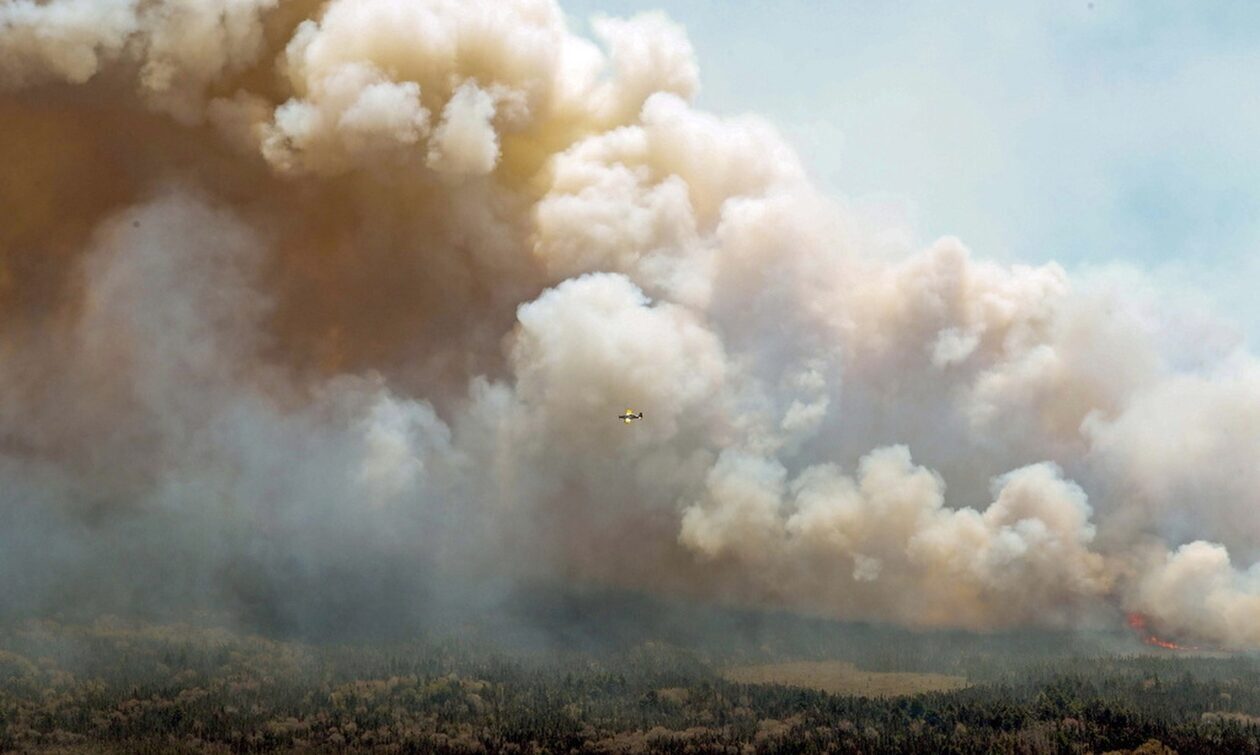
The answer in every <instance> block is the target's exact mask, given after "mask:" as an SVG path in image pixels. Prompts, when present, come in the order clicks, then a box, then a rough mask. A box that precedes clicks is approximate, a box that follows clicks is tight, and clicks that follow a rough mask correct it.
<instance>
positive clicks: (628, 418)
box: [617, 409, 643, 425]
mask: <svg viewBox="0 0 1260 755" xmlns="http://www.w3.org/2000/svg"><path fill="white" fill-rule="evenodd" d="M617 419H619V420H621V421H622V422H625V423H626V424H627V425H628V424H630V423H631V422H634V421H635V420H636V419H643V412H639V413H638V414H635V413H634V410H633V409H627V410H626V413H625V414H619V415H617Z"/></svg>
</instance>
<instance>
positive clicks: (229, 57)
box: [0, 0, 1260, 647]
mask: <svg viewBox="0 0 1260 755" xmlns="http://www.w3.org/2000/svg"><path fill="white" fill-rule="evenodd" d="M594 29H595V32H596V35H597V37H598V44H597V43H595V42H592V41H589V40H586V39H584V38H582V37H579V36H577V35H575V34H574V33H572V32H571V31H570V30H569V29H568V28H567V26H566V21H565V18H564V15H563V13H562V12H561V10H560V9H559V7H557V5H556V4H555V3H554V2H553V1H552V0H510V1H504V0H497V1H492V0H483V1H480V2H472V1H469V0H458V1H457V0H423V1H421V2H412V1H406V0H329V2H324V3H317V2H291V3H278V2H276V1H275V0H252V1H250V2H239V1H238V2H232V3H223V2H214V1H213V0H104V1H97V0H93V1H91V2H89V0H48V1H47V2H36V1H35V0H14V2H10V3H8V4H6V5H4V6H3V7H0V165H2V166H3V169H2V170H0V211H2V213H3V214H2V216H0V388H2V389H3V401H2V402H0V567H3V569H4V573H5V574H17V573H21V575H22V577H21V578H15V579H12V580H6V584H5V586H4V587H3V588H0V591H2V592H0V598H2V599H4V604H5V605H9V606H11V607H13V610H49V609H56V608H58V607H59V606H63V605H67V604H69V603H71V602H79V603H84V604H91V605H99V606H100V607H102V608H111V609H114V608H118V607H119V606H122V607H131V608H148V607H152V606H162V605H172V604H178V605H190V606H192V607H216V608H217V607H222V606H224V605H227V606H229V607H231V608H234V609H240V610H244V611H252V612H255V613H257V612H258V611H263V612H264V613H266V612H270V613H271V614H274V615H276V616H278V617H280V618H284V619H287V620H292V621H302V620H304V619H306V618H308V617H309V616H310V615H312V614H315V613H324V614H328V613H330V612H331V613H332V614H334V618H333V620H339V619H337V617H338V616H341V617H344V616H347V615H352V614H354V613H355V612H356V611H357V612H363V611H378V610H383V608H382V606H388V607H389V610H391V611H393V612H395V613H396V614H397V615H399V616H401V617H403V618H407V617H409V616H410V615H411V613H412V612H414V611H420V610H421V609H420V608H415V609H413V608H411V607H410V606H411V605H412V604H413V603H417V602H421V601H423V599H424V597H425V596H426V595H431V594H432V592H433V591H435V590H439V589H441V588H439V587H438V585H439V584H447V583H446V582H442V581H441V580H446V579H454V580H455V581H456V583H457V584H459V585H461V586H462V587H461V589H474V588H471V587H469V586H470V585H478V586H483V585H487V584H501V583H503V582H505V581H511V580H513V579H520V578H534V577H537V578H543V579H560V580H566V581H571V582H575V583H596V584H604V585H618V586H626V587H630V588H634V589H651V590H665V591H670V592H673V593H684V594H693V595H696V596H699V597H702V598H708V599H714V600H718V599H720V600H733V601H737V602H741V603H749V604H763V605H776V606H786V607H791V608H795V609H800V610H805V611H810V612H816V613H823V614H828V615H832V616H837V617H844V618H867V619H883V620H894V621H898V622H903V623H906V624H910V625H917V626H964V627H972V628H992V627H1002V626H1019V625H1028V624H1038V625H1050V626H1073V625H1081V624H1089V623H1091V622H1107V621H1116V620H1118V617H1119V616H1120V612H1121V611H1134V612H1139V613H1140V614H1142V615H1143V616H1145V617H1147V619H1148V620H1149V622H1150V624H1151V626H1152V628H1153V629H1157V630H1159V631H1168V632H1171V633H1174V634H1175V635H1176V636H1178V637H1185V638H1191V639H1193V638H1201V639H1202V640H1204V641H1206V642H1209V643H1212V644H1214V645H1217V646H1230V647H1256V646H1260V635H1257V633H1256V629H1255V627H1257V626H1260V576H1257V572H1256V570H1255V569H1254V568H1253V569H1251V570H1246V571H1244V570H1240V569H1239V568H1238V567H1239V565H1236V564H1233V563H1231V557H1230V554H1234V558H1236V559H1239V558H1241V559H1244V563H1243V564H1241V565H1242V566H1246V565H1247V562H1249V561H1251V560H1254V559H1256V558H1260V515H1258V514H1257V512H1258V511H1260V472H1258V471H1257V467H1256V465H1255V463H1254V461H1255V459H1256V458H1257V454H1258V453H1260V403H1258V399H1257V397H1260V363H1257V361H1256V359H1255V358H1254V357H1253V356H1251V355H1248V354H1245V353H1239V352H1235V353H1230V354H1228V355H1227V356H1224V357H1218V358H1216V359H1214V360H1209V361H1207V362H1205V363H1204V365H1202V366H1198V367H1196V368H1195V369H1194V370H1193V371H1187V370H1185V369H1181V368H1178V367H1176V366H1175V365H1177V364H1178V363H1179V360H1178V359H1177V358H1176V357H1177V355H1176V354H1173V353H1170V351H1169V349H1170V347H1169V346H1168V344H1169V343H1171V342H1173V341H1175V340H1176V339H1174V338H1171V337H1170V336H1169V334H1168V333H1167V332H1166V329H1167V328H1166V323H1161V322H1158V321H1152V319H1151V318H1149V317H1146V316H1144V314H1143V313H1144V310H1143V306H1144V304H1143V302H1142V301H1141V300H1140V297H1136V296H1133V297H1129V296H1126V295H1125V294H1124V292H1123V291H1121V292H1119V293H1117V292H1116V291H1114V290H1110V289H1108V288H1106V287H1105V286H1101V285H1094V284H1093V283H1092V282H1085V283H1081V282H1074V281H1072V280H1070V279H1069V277H1068V275H1067V274H1066V273H1065V271H1064V270H1062V269H1061V268H1060V267H1058V266H1056V265H1046V266H1042V267H1027V266H1019V265H1014V266H1008V265H999V264H995V263H990V262H985V261H981V260H976V259H973V258H972V256H971V255H970V254H969V252H968V251H967V249H966V248H965V247H964V246H963V245H962V244H961V243H960V242H958V241H957V240H954V239H948V238H947V239H942V240H940V241H938V242H936V243H935V244H933V245H931V246H930V247H929V248H927V249H924V250H921V251H917V252H914V253H910V254H898V253H892V252H889V251H888V248H887V246H888V245H887V244H885V243H883V242H882V241H881V240H880V238H881V237H880V229H876V230H875V231H872V230H871V223H870V221H869V219H867V218H863V217H861V216H859V215H858V214H856V213H855V211H853V210H851V209H848V208H847V207H846V206H844V205H843V204H842V203H840V202H837V201H835V200H832V199H829V198H827V197H825V196H822V195H821V194H820V193H819V192H818V191H817V190H816V189H815V188H814V187H813V186H812V185H811V184H810V182H809V180H808V178H807V174H806V172H805V171H804V170H803V169H802V166H801V164H800V162H799V160H798V159H797V157H796V156H795V155H794V154H793V153H792V151H791V150H790V149H789V148H788V147H787V146H786V145H785V144H784V142H783V141H782V140H781V139H780V137H779V136H778V135H777V134H776V132H775V131H774V129H773V128H772V127H770V126H769V125H768V124H766V123H764V122H763V121H761V120H759V119H757V118H755V117H743V118H735V119H720V118H716V117H714V116H712V115H709V114H706V113H703V112H700V111H698V110H696V109H695V108H694V107H693V106H692V104H691V98H692V97H693V96H694V94H695V93H696V91H697V89H698V81H699V75H698V69H697V66H696V63H695V61H694V56H693V55H692V51H691V48H690V45H689V43H688V42H687V39H686V37H685V35H684V33H683V31H682V30H681V29H680V28H678V27H677V26H676V25H674V24H673V23H671V22H670V21H669V20H668V19H666V18H665V17H664V16H662V15H659V14H647V15H642V16H639V17H636V18H632V19H627V20H619V19H600V20H598V21H597V22H596V23H595V24H594ZM626 406H633V407H635V408H636V409H642V410H644V411H645V413H646V418H645V419H644V420H643V421H642V422H639V423H636V424H634V425H632V426H629V427H623V426H622V425H621V424H619V423H617V422H616V421H615V417H616V415H617V414H618V413H619V412H620V411H621V410H622V409H624V408H625V407H626ZM438 573H440V574H442V575H443V576H442V577H441V579H439V578H438V577H436V576H434V575H435V574H438ZM452 575H458V576H457V577H454V576H452ZM487 589H488V588H487ZM313 593H314V594H317V597H312V594H313ZM189 596H193V597H189ZM399 606H404V607H402V608H400V607H399ZM260 607H261V608H260ZM338 612H341V613H338Z"/></svg>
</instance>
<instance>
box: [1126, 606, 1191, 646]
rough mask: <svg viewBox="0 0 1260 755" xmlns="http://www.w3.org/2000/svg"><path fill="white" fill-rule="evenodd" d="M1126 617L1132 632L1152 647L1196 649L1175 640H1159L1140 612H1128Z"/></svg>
mask: <svg viewBox="0 0 1260 755" xmlns="http://www.w3.org/2000/svg"><path fill="white" fill-rule="evenodd" d="M1126 618H1127V620H1128V623H1129V628H1130V629H1132V630H1133V631H1134V632H1136V633H1137V634H1138V636H1139V637H1141V638H1142V642H1144V643H1145V644H1147V645H1151V646H1152V647H1157V648H1164V649H1165V650H1198V648H1196V647H1192V646H1190V645H1178V644H1177V643H1175V642H1169V641H1167V640H1161V639H1160V638H1158V637H1156V636H1155V635H1154V634H1152V633H1151V630H1150V629H1149V628H1148V627H1147V626H1146V617H1145V616H1143V615H1142V614H1140V613H1136V612H1130V613H1129V614H1128V616H1127V617H1126Z"/></svg>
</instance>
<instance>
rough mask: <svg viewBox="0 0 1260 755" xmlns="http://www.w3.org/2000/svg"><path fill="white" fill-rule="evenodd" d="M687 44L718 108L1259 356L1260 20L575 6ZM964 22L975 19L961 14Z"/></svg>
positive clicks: (833, 173) (1104, 1) (917, 207)
mask: <svg viewBox="0 0 1260 755" xmlns="http://www.w3.org/2000/svg"><path fill="white" fill-rule="evenodd" d="M563 5H564V7H565V9H566V10H567V11H568V12H569V13H570V14H571V16H572V20H573V22H574V23H575V24H576V25H577V26H578V28H582V27H583V25H584V24H585V23H587V20H588V19H589V18H590V17H591V16H592V15H597V14H610V15H629V14H633V13H635V12H640V11H644V10H650V9H662V10H664V11H665V12H666V13H667V14H668V15H669V16H670V17H671V18H673V19H674V20H676V21H678V22H679V23H681V24H682V25H684V26H685V27H686V30H687V33H688V36H689V37H690V39H691V41H692V43H693V44H694V46H695V48H696V53H697V57H698V58H699V62H700V70H701V76H702V78H701V90H700V96H699V99H698V103H699V105H700V106H701V107H704V108H707V109H710V110H713V111H716V112H719V113H723V114H736V113H745V112H754V113H757V114H759V115H761V116H763V117H766V118H768V119H770V120H771V121H772V122H774V123H775V125H776V126H778V127H779V128H780V129H781V130H782V131H783V132H784V133H785V134H786V135H787V136H788V138H789V139H790V140H791V141H792V143H793V144H794V145H795V146H796V147H797V148H798V150H799V151H800V152H801V155H802V157H803V159H804V160H805V162H806V164H807V165H808V167H809V168H810V170H811V171H812V172H813V173H814V175H815V177H816V178H817V180H818V181H819V182H820V183H821V184H822V185H824V186H826V187H828V188H829V189H831V190H832V191H833V192H834V193H836V194H839V195H841V196H843V197H845V198H847V199H849V200H851V201H853V202H856V203H859V204H862V205H866V206H869V207H871V208H872V209H874V210H877V211H878V212H881V213H885V214H888V215H890V216H891V217H892V218H894V219H896V220H901V221H904V224H905V225H906V226H907V227H908V228H911V229H912V230H913V236H914V243H917V244H924V243H927V242H930V241H931V240H933V239H935V238H937V237H939V236H942V235H955V236H958V237H959V238H961V239H962V240H963V242H964V243H966V244H967V245H968V246H969V247H970V248H971V249H972V250H973V251H975V252H976V253H977V254H979V255H981V256H983V257H986V258H991V259H999V260H1007V261H1012V262H1016V261H1028V262H1035V263H1041V262H1045V261H1049V260H1054V261H1057V262H1059V263H1061V264H1063V265H1064V266H1065V267H1067V268H1068V269H1069V270H1070V271H1072V272H1073V273H1074V274H1076V275H1077V276H1081V275H1086V276H1087V275H1088V274H1089V273H1091V272H1099V273H1115V272H1116V271H1117V270H1120V271H1125V270H1129V271H1131V270H1132V269H1137V270H1140V271H1142V273H1143V274H1144V276H1145V277H1147V278H1148V279H1149V281H1150V282H1152V283H1153V285H1155V286H1156V287H1157V288H1158V289H1159V290H1161V291H1162V292H1163V296H1164V297H1165V298H1168V299H1172V298H1175V299H1176V300H1177V301H1178V302H1179V304H1181V305H1182V306H1184V307H1187V308H1189V309H1205V310H1208V311H1210V312H1211V313H1212V316H1214V317H1221V318H1223V319H1225V320H1227V321H1230V322H1232V323H1233V324H1235V325H1237V326H1238V327H1239V328H1240V329H1241V332H1240V333H1239V335H1240V337H1243V338H1245V339H1246V340H1247V341H1249V343H1250V345H1251V346H1252V348H1254V347H1255V346H1256V345H1257V344H1260V303H1258V302H1257V301H1256V297H1255V296H1254V294H1253V288H1254V283H1255V281H1256V280H1257V276H1260V140H1257V139H1256V138H1255V136H1254V135H1255V134H1256V133H1258V132H1260V99H1257V98H1256V97H1255V96H1254V82H1256V81H1258V80H1260V34H1257V31H1260V4H1255V3H1218V2H1202V3H1185V2H1180V3H1179V2H1162V1H1156V2H1118V1H1117V0H1093V2H1090V0H1071V1H1068V2H1019V3H1008V2H980V3H966V4H957V3H946V2H935V1H933V0H914V1H912V2H898V3H867V2H849V1H847V0H845V1H836V2H817V1H815V2H810V1H808V0H781V1H780V2H774V3H764V2H754V1H753V0H680V1H673V2H661V0H566V2H564V3H563ZM963 5H965V7H960V6H963Z"/></svg>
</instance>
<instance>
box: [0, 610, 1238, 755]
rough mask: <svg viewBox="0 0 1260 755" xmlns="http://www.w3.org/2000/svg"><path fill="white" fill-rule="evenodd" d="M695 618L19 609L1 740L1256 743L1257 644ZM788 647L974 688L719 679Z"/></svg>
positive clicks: (280, 748) (113, 745)
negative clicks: (61, 617)
mask: <svg viewBox="0 0 1260 755" xmlns="http://www.w3.org/2000/svg"><path fill="white" fill-rule="evenodd" d="M590 609H591V612H592V613H598V610H597V608H596V607H595V606H590ZM716 615H717V614H713V615H711V616H710V617H709V619H710V620H713V617H714V616H716ZM658 618H659V617H658ZM693 618H695V622H694V624H693V625H692V629H691V630H690V631H691V632H699V631H701V630H703V631H705V632H711V633H710V634H707V635H706V637H707V638H708V640H707V641H696V640H697V638H696V637H692V638H691V639H692V641H691V642H689V643H687V644H686V645H684V644H679V643H678V637H677V636H676V635H677V632H675V631H672V630H671V629H670V628H669V627H668V626H664V625H662V624H661V623H660V622H655V621H654V622H646V623H644V624H643V626H637V627H636V626H634V624H633V622H629V626H628V628H623V629H624V632H623V633H622V634H621V635H620V636H617V637H615V638H613V639H608V638H607V637H603V638H602V641H598V642H597V641H595V640H600V639H601V637H600V634H599V633H592V632H591V631H590V628H589V627H587V628H586V629H585V630H584V631H583V634H584V636H585V637H586V641H582V640H581V639H579V637H578V636H577V635H572V636H563V635H561V636H557V635H556V634H555V633H554V632H552V631H551V630H550V629H549V628H548V627H545V626H543V627H538V628H536V631H535V632H534V633H533V636H532V638H531V639H529V640H524V639H521V638H519V637H518V638H516V639H512V640H511V641H505V639H504V635H503V634H502V633H500V632H496V631H495V630H494V628H493V627H490V628H489V629H487V628H486V627H464V628H463V631H458V632H447V633H430V634H428V635H427V636H426V637H425V638H423V639H413V640H400V639H396V638H394V639H384V638H378V639H375V640H373V641H370V642H368V641H350V640H344V639H342V640H328V639H320V640H313V639H312V640H295V639H291V638H290V639H281V638H275V637H268V636H266V635H265V634H261V633H250V632H244V631H230V630H227V629H224V628H215V627H208V626H199V625H192V624H173V623H164V624H163V623H151V622H149V623H140V622H132V621H123V620H119V619H109V618H105V619H96V620H93V621H90V622H62V621H53V620H25V621H22V622H16V623H12V624H11V625H9V626H6V627H4V628H3V629H2V630H0V750H2V751H5V752H8V751H17V752H61V753H77V752H116V753H124V752H126V753H133V752H141V753H142V752H189V753H192V752H223V753H227V752H346V751H353V752H392V753H430V752H433V753H497V752H503V753H561V752H563V753H569V752H608V753H621V752H624V753H635V752H662V753H709V752H714V753H718V752H720V753H752V752H755V753H788V752H791V753H796V752H847V753H984V752H1012V753H1060V752H1063V753H1068V752H1073V753H1075V752H1080V753H1085V752H1095V753H1103V752H1141V753H1147V754H1150V753H1168V752H1178V753H1222V752H1229V753H1246V752H1260V664H1257V662H1256V659H1254V658H1251V657H1248V656H1233V655H1225V654H1220V653H1216V654H1191V653H1178V652H1175V651H1169V650H1163V649H1159V648H1144V647H1143V646H1142V645H1140V644H1139V643H1135V642H1133V641H1132V638H1131V637H1130V638H1125V637H1122V636H1119V635H1115V636H1108V635H1103V634H1099V635H1096V636H1092V637H1090V636H1084V635H1081V634H1080V633H1076V634H1072V635H1055V634H1054V633H1046V634H1045V635H1044V636H1041V637H1038V636H1036V635H1029V634H1028V633H1021V634H1010V635H990V636H984V635H967V634H965V633H958V632H954V633H914V632H911V631H909V630H904V629H894V628H888V627H876V626H865V625H853V624H849V625H845V624H833V623H827V622H817V623H811V622H810V621H809V620H805V619H795V618H789V617H775V616H756V617H749V616H736V617H735V618H734V619H730V618H729V617H728V619H729V622H730V623H728V624H727V625H726V626H725V627H724V630H723V631H720V632H719V631H715V630H716V626H715V625H714V624H712V623H711V621H708V623H706V619H705V618H704V617H702V616H697V617H693ZM649 624H651V626H652V627H653V629H648V628H647V627H648V626H649ZM676 626H681V625H676ZM653 631H655V632H656V633H657V634H659V635H660V636H662V637H664V638H665V639H653V638H651V637H650V636H649V635H650V634H652V633H653ZM789 658H794V659H806V660H808V659H811V658H813V659H823V658H827V659H835V658H844V659H846V660H849V661H851V662H852V663H853V664H854V665H855V666H856V667H857V668H858V669H863V670H866V671H871V672H876V671H898V672H907V673H924V674H926V673H929V672H947V673H952V674H956V675H961V676H965V677H966V680H967V681H966V685H965V686H964V687H963V688H961V689H954V690H952V691H938V692H923V693H920V694H913V695H901V696H884V697H871V696H864V695H835V694H828V693H826V692H822V691H818V690H813V689H806V688H801V687H794V686H787V685H782V684H774V683H764V684H749V683H740V682H735V681H732V680H730V679H729V678H728V677H727V675H726V674H725V673H724V672H725V671H726V670H727V669H730V668H733V667H735V666H738V665H740V664H745V663H749V662H765V661H775V660H783V659H789Z"/></svg>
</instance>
